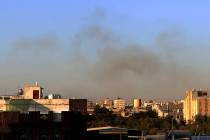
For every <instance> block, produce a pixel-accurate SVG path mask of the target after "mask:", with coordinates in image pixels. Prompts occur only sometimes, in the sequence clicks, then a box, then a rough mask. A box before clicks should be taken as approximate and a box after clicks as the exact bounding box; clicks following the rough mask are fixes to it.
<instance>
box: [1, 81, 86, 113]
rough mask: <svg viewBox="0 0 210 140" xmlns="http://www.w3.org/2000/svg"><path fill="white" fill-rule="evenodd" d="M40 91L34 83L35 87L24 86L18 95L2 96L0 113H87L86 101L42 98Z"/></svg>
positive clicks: (39, 87) (40, 88)
mask: <svg viewBox="0 0 210 140" xmlns="http://www.w3.org/2000/svg"><path fill="white" fill-rule="evenodd" d="M42 89H43V88H42V87H41V86H39V85H38V84H37V83H36V85H35V86H25V87H24V88H23V90H20V92H19V94H18V95H14V96H7V97H6V96H2V97H1V98H0V111H19V112H21V113H26V112H30V111H39V112H40V113H42V114H45V113H48V112H49V111H52V112H54V113H61V112H62V111H78V112H81V113H82V114H86V113H87V100H86V99H68V98H63V99H62V98H60V99H54V98H43V93H42Z"/></svg>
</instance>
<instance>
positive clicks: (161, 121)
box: [88, 106, 210, 135]
mask: <svg viewBox="0 0 210 140" xmlns="http://www.w3.org/2000/svg"><path fill="white" fill-rule="evenodd" d="M172 119H173V117H172V116H167V117H164V118H160V117H158V115H157V113H156V112H155V111H152V110H151V111H147V112H139V113H134V114H133V115H132V116H130V117H121V116H117V115H116V114H114V113H113V112H112V111H109V110H108V109H106V108H101V107H99V106H96V107H95V109H94V114H93V115H90V116H88V127H89V128H91V127H102V126H118V127H126V128H130V129H137V130H140V131H144V134H157V133H160V132H166V131H170V130H171V128H172ZM195 120H196V121H195V122H194V123H193V124H188V125H186V123H185V122H184V121H183V120H179V122H177V121H176V120H175V119H173V128H174V129H176V130H178V129H180V130H190V131H192V132H193V133H194V134H195V135H196V134H197V135H199V134H200V135H202V134H209V133H210V117H207V116H201V115H198V116H196V119H195Z"/></svg>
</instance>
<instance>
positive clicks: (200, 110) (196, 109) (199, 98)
mask: <svg viewBox="0 0 210 140" xmlns="http://www.w3.org/2000/svg"><path fill="white" fill-rule="evenodd" d="M198 114H200V115H207V116H210V99H209V96H208V92H207V90H196V89H192V90H187V91H186V97H185V99H184V106H183V115H184V119H185V121H186V122H187V123H190V122H193V121H194V120H195V116H196V115H198Z"/></svg>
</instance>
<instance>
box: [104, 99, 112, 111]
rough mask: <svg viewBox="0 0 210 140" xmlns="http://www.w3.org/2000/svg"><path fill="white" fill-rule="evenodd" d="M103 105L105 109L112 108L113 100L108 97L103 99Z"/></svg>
mask: <svg viewBox="0 0 210 140" xmlns="http://www.w3.org/2000/svg"><path fill="white" fill-rule="evenodd" d="M103 107H105V108H107V109H112V108H113V100H112V99H109V98H106V99H104V102H103Z"/></svg>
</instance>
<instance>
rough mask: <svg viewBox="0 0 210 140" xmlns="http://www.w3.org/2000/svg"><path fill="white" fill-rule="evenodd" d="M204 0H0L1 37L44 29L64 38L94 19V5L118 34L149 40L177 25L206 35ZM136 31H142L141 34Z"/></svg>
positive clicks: (6, 39) (189, 32) (7, 38)
mask: <svg viewBox="0 0 210 140" xmlns="http://www.w3.org/2000/svg"><path fill="white" fill-rule="evenodd" d="M209 4H210V3H209V2H208V1H202V2H198V1H181V0H180V1H174V2H171V1H170V2H169V1H165V0H160V1H146V0H142V1H137V0H136V1H135V0H134V1H132V2H131V1H117V0H116V1H111V0H110V1H97V0H95V1H93V0H90V1H89V0H88V1H80V0H78V1H67V0H66V1H65V0H63V1H59V2H58V1H55V0H54V1H52V0H45V1H41V0H36V1H27V0H21V1H1V2H0V19H1V26H0V29H1V32H2V33H1V40H3V42H2V43H4V42H9V41H11V40H13V39H17V38H20V37H22V36H24V37H25V36H39V35H42V34H47V33H55V34H58V35H59V36H60V37H61V38H67V36H70V35H71V34H72V32H77V31H79V30H81V28H82V27H83V26H85V25H86V24H88V23H90V22H96V21H94V19H93V20H92V21H91V19H87V17H90V16H91V15H92V14H93V12H94V11H95V10H96V9H102V10H104V12H105V14H106V18H105V19H104V20H102V21H101V22H102V24H104V25H105V26H108V27H109V28H112V29H113V30H116V32H117V33H118V34H124V35H125V36H132V37H131V38H133V37H134V38H137V39H139V38H140V39H141V38H144V39H146V40H148V41H151V40H153V37H154V35H155V34H156V33H157V32H160V31H162V30H165V29H166V30H167V28H169V29H170V28H173V27H177V28H181V29H183V30H184V32H185V33H186V34H187V36H189V37H194V36H195V38H196V37H198V38H199V37H200V36H202V38H206V39H208V36H209V31H210V28H209V26H210V24H209V23H210V19H209V12H210V10H209ZM88 20H89V21H88ZM139 33H145V34H146V35H145V36H144V37H142V36H140V35H139Z"/></svg>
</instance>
